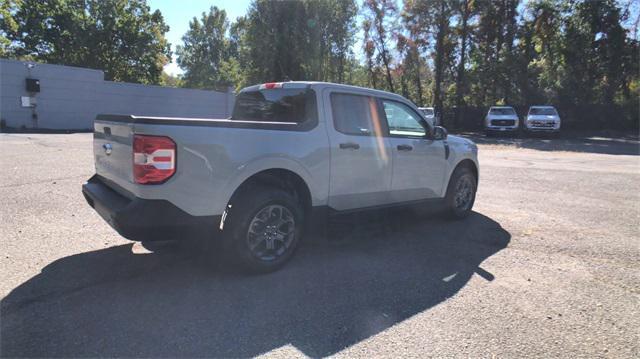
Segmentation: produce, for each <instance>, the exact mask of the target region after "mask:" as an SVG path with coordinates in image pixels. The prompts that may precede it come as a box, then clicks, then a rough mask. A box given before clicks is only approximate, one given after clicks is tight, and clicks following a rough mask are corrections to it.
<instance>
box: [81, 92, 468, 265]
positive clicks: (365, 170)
mask: <svg viewBox="0 0 640 359" xmlns="http://www.w3.org/2000/svg"><path fill="white" fill-rule="evenodd" d="M93 151H94V156H95V171H96V173H95V175H94V176H93V177H91V178H90V179H89V180H88V181H87V182H86V183H85V184H84V185H83V188H82V192H83V194H84V196H85V198H86V200H87V202H88V203H89V205H91V207H93V208H94V209H95V211H96V212H97V213H98V214H99V215H100V216H101V217H102V218H103V219H104V220H105V221H106V222H108V223H109V225H111V226H112V227H113V228H114V229H115V230H116V231H117V232H118V233H119V234H120V235H122V236H124V237H125V238H128V239H130V240H134V241H151V240H166V239H183V238H187V237H196V236H197V237H201V238H207V239H210V240H211V241H219V242H220V243H222V248H223V250H224V251H225V252H224V253H225V255H228V256H230V258H233V259H234V261H235V262H237V263H238V264H240V265H241V266H243V267H244V268H247V269H249V270H252V271H255V272H268V271H272V270H275V269H277V268H279V267H280V266H282V265H283V264H284V263H285V262H286V261H287V260H288V259H289V258H290V257H291V256H292V254H293V253H294V251H295V249H296V247H297V246H298V243H299V242H300V240H301V239H302V237H303V235H304V232H305V229H306V228H307V227H308V226H309V225H310V223H312V220H317V219H324V218H326V216H327V215H331V214H335V213H344V212H348V211H356V210H365V209H372V208H381V207H387V206H404V205H419V204H423V203H427V202H429V203H434V202H435V203H438V204H441V205H442V206H443V207H444V209H445V210H446V211H447V212H448V213H449V215H450V216H451V217H453V218H464V217H465V216H467V214H469V212H470V211H471V208H472V206H473V204H474V201H475V194H476V188H477V185H478V160H477V147H476V145H475V144H474V143H472V142H471V141H469V140H466V139H463V138H459V137H455V136H448V135H447V132H446V130H445V129H444V128H442V127H434V126H433V125H432V124H431V123H430V122H429V121H427V120H426V119H425V118H424V116H423V114H422V113H421V111H419V110H418V108H417V107H416V106H415V105H414V104H413V103H412V102H410V101H408V100H407V99H405V98H403V97H401V96H399V95H395V94H392V93H388V92H383V91H377V90H372V89H366V88H359V87H353V86H346V85H338V84H332V83H320V82H284V83H266V84H262V85H256V86H251V87H247V88H245V89H243V90H241V91H240V92H239V93H238V94H237V96H236V101H235V106H234V109H233V112H232V116H231V117H230V118H227V119H202V118H169V117H141V116H132V115H99V116H98V117H97V118H96V120H95V122H94V140H93ZM227 251H228V253H227Z"/></svg>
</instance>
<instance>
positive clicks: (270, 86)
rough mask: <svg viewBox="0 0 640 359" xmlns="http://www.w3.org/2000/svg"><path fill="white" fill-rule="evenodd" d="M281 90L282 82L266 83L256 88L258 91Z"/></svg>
mask: <svg viewBox="0 0 640 359" xmlns="http://www.w3.org/2000/svg"><path fill="white" fill-rule="evenodd" d="M279 88H282V82H267V83H266V84H262V85H260V86H259V87H258V89H259V90H271V89H279Z"/></svg>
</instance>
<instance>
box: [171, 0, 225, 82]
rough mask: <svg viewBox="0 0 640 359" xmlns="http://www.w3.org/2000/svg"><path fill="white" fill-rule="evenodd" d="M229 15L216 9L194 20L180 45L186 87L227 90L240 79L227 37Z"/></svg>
mask: <svg viewBox="0 0 640 359" xmlns="http://www.w3.org/2000/svg"><path fill="white" fill-rule="evenodd" d="M228 30H229V21H228V20H227V13H226V12H225V11H224V10H220V9H218V8H217V7H215V6H213V7H211V8H210V9H209V13H204V12H203V13H202V15H201V18H200V20H198V19H197V18H195V17H194V18H193V19H192V20H191V21H190V22H189V30H188V31H187V33H186V34H184V36H183V37H182V42H183V44H182V45H179V46H178V48H177V50H176V53H177V55H178V66H180V68H182V69H183V70H184V75H183V78H182V81H183V82H182V85H183V86H185V87H190V88H205V89H218V90H226V88H227V87H228V86H231V85H233V84H235V81H236V80H237V72H238V69H237V66H236V63H237V60H236V59H234V58H232V55H233V52H234V51H233V50H232V42H231V40H230V39H229V38H228V36H227V32H228Z"/></svg>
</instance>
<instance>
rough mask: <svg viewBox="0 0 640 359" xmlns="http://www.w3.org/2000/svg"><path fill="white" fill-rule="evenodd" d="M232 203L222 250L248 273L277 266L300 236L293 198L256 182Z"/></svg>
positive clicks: (298, 208) (301, 216) (299, 215)
mask: <svg viewBox="0 0 640 359" xmlns="http://www.w3.org/2000/svg"><path fill="white" fill-rule="evenodd" d="M234 202H235V203H234V204H233V207H232V209H231V211H232V212H231V214H230V216H229V219H228V220H229V223H228V224H229V227H230V228H229V232H228V233H226V235H225V237H226V238H225V242H226V246H225V247H226V250H228V251H230V252H231V253H230V254H231V255H232V256H233V257H234V259H235V261H236V262H237V263H238V264H240V265H241V266H242V267H243V268H244V269H246V270H249V271H251V272H256V273H266V272H272V271H274V270H276V269H278V268H280V267H281V266H282V265H284V264H285V263H286V262H287V261H288V260H289V259H290V258H291V256H292V255H293V253H294V251H295V249H296V247H297V245H298V242H299V241H300V237H301V236H302V229H303V223H304V213H303V210H302V208H301V206H300V204H299V203H298V201H297V200H296V198H295V197H294V196H292V195H291V194H289V193H288V192H286V191H283V190H281V189H277V188H270V187H264V186H260V185H258V186H255V187H254V188H252V189H251V190H248V191H246V192H245V193H243V194H241V195H240V197H239V198H238V199H237V200H236V201H234ZM225 226H226V225H225Z"/></svg>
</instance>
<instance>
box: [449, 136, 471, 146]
mask: <svg viewBox="0 0 640 359" xmlns="http://www.w3.org/2000/svg"><path fill="white" fill-rule="evenodd" d="M447 142H449V143H455V144H460V145H473V146H475V143H474V142H473V141H471V140H470V139H467V138H464V137H460V136H455V135H448V136H447Z"/></svg>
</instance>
